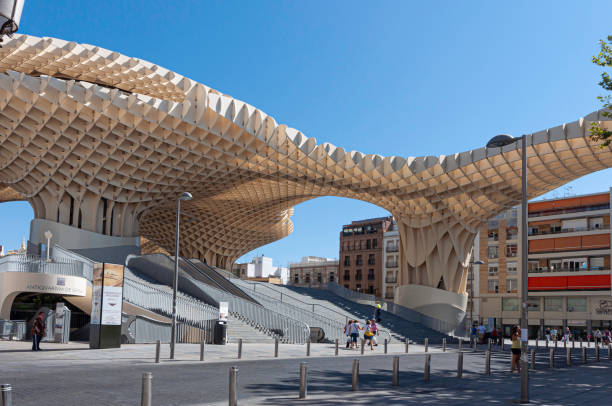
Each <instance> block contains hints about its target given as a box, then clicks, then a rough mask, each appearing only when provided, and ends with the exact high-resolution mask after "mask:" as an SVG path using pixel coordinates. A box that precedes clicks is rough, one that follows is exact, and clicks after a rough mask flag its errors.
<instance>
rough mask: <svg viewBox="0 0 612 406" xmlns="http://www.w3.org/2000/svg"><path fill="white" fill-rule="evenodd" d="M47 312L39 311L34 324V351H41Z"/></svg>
mask: <svg viewBox="0 0 612 406" xmlns="http://www.w3.org/2000/svg"><path fill="white" fill-rule="evenodd" d="M45 329H46V326H45V313H44V312H38V315H37V316H36V319H34V324H32V351H40V340H42V338H43V337H44V336H45Z"/></svg>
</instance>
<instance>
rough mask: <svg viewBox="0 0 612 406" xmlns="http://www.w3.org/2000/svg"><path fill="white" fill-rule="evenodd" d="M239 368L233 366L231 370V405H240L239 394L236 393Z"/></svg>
mask: <svg viewBox="0 0 612 406" xmlns="http://www.w3.org/2000/svg"><path fill="white" fill-rule="evenodd" d="M237 375H238V368H236V367H231V368H230V371H229V406H238V396H237V394H236V378H237Z"/></svg>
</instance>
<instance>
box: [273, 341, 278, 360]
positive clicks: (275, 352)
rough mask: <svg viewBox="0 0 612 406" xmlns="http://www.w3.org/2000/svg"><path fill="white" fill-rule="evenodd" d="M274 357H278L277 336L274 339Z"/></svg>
mask: <svg viewBox="0 0 612 406" xmlns="http://www.w3.org/2000/svg"><path fill="white" fill-rule="evenodd" d="M274 358H278V338H276V339H275V340H274Z"/></svg>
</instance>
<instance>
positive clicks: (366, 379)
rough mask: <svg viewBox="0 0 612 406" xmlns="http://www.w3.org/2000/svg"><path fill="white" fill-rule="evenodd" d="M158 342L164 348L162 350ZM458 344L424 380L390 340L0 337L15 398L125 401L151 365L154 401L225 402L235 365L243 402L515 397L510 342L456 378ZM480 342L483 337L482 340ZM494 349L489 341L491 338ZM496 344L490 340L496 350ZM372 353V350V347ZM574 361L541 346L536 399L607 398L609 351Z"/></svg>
mask: <svg viewBox="0 0 612 406" xmlns="http://www.w3.org/2000/svg"><path fill="white" fill-rule="evenodd" d="M167 347H168V346H167V345H164V346H163V348H164V351H163V352H162V357H167V353H168V348H167ZM452 347H456V346H449V351H448V352H446V353H442V352H441V349H440V348H439V346H436V347H433V348H432V347H431V346H430V351H431V352H432V362H431V381H430V382H429V383H425V382H424V380H423V366H424V356H423V347H422V346H418V345H411V346H410V353H409V354H408V355H406V354H404V353H403V352H404V346H403V345H402V344H392V345H390V346H389V355H386V356H385V355H382V352H383V349H382V346H378V347H377V349H376V351H374V352H372V351H369V350H366V351H365V353H366V354H368V355H367V356H364V357H362V356H361V355H360V352H359V351H349V350H344V349H342V348H340V351H339V356H338V357H335V356H334V355H333V354H334V346H333V345H330V344H312V346H311V354H312V355H313V356H312V357H309V358H305V345H281V346H280V351H279V355H280V357H279V359H274V358H272V357H273V352H274V346H273V345H270V344H244V346H243V359H242V360H237V359H236V354H237V351H236V350H237V349H236V345H227V346H213V345H208V346H207V348H206V360H205V361H204V362H203V363H202V362H200V361H199V346H197V345H189V344H179V345H178V346H177V351H176V354H177V359H176V360H175V361H170V360H163V361H162V363H160V364H155V363H154V355H155V354H154V352H155V346H154V345H124V346H123V347H122V348H121V349H110V350H89V349H88V347H87V345H85V344H78V343H77V344H68V345H61V344H44V345H43V348H46V350H45V351H42V352H40V353H33V352H31V351H29V344H28V343H20V342H0V360H1V362H0V365H1V368H0V383H10V384H12V385H13V387H14V395H13V397H14V405H15V406H29V405H37V406H38V405H40V404H41V403H42V404H45V405H67V406H70V405H83V404H90V405H128V404H133V405H137V404H139V400H140V379H141V376H142V373H144V372H152V373H153V404H154V405H183V406H186V405H211V404H213V405H221V404H223V405H225V404H227V396H228V373H229V368H230V367H231V366H234V365H235V366H237V367H238V368H239V372H238V394H239V401H240V404H243V405H260V404H261V405H264V404H265V405H279V406H280V405H292V404H300V405H308V404H313V405H314V404H322V405H343V404H349V403H350V404H369V405H376V404H384V405H393V404H417V403H418V404H423V403H435V404H438V405H439V404H471V405H473V404H474V403H476V402H478V403H480V402H483V401H484V402H501V403H508V402H510V401H511V400H512V399H516V398H518V396H519V393H518V388H519V386H518V385H519V380H518V376H517V375H511V374H510V373H509V372H508V370H509V351H508V350H506V351H505V352H503V353H502V352H499V351H497V352H494V353H493V355H492V371H493V372H492V375H490V376H486V375H484V353H483V352H476V353H473V352H471V351H469V352H466V353H464V377H463V378H462V379H458V378H456V366H457V352H456V348H452ZM482 348H484V346H483V347H482ZM494 348H495V347H494ZM498 348H499V347H497V349H498ZM372 353H373V354H372ZM394 355H397V356H399V357H400V386H399V387H392V386H391V366H392V358H393V356H394ZM573 356H574V366H572V367H571V368H566V367H564V364H565V352H564V350H563V349H561V348H559V349H557V352H556V357H555V360H556V363H555V366H556V369H554V370H550V369H548V352H547V351H546V350H544V349H542V348H541V349H540V351H539V352H538V356H537V358H536V359H537V370H536V371H535V372H532V373H531V374H530V375H531V392H532V399H534V401H535V402H534V403H536V404H551V405H555V404H559V405H561V404H563V405H567V404H583V403H585V402H598V403H605V402H607V401H608V399H609V396H610V394H611V391H610V389H608V387H609V385H608V381H609V376H610V373H611V372H612V370H611V368H612V362H609V361H608V360H607V350H604V351H602V352H601V359H602V361H601V362H599V363H596V362H594V359H593V358H594V349H593V348H592V347H591V348H590V349H589V357H590V359H589V363H588V364H587V365H581V364H580V362H581V361H580V359H579V358H580V350H579V349H575V350H574V354H573ZM353 359H359V360H360V391H359V392H357V393H354V392H351V383H350V382H351V366H352V362H353ZM302 361H305V362H307V363H308V391H309V395H308V398H307V399H306V400H302V401H297V393H298V370H299V363H300V362H302Z"/></svg>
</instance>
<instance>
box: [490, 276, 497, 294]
mask: <svg viewBox="0 0 612 406" xmlns="http://www.w3.org/2000/svg"><path fill="white" fill-rule="evenodd" d="M488 288H489V293H498V290H499V281H498V280H497V279H489V285H488Z"/></svg>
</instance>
